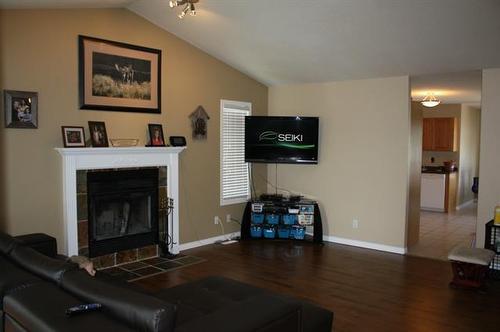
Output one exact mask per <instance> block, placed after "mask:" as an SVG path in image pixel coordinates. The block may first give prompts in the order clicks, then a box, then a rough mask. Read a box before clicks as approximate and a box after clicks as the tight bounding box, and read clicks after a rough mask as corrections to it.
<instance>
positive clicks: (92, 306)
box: [66, 303, 102, 316]
mask: <svg viewBox="0 0 500 332" xmlns="http://www.w3.org/2000/svg"><path fill="white" fill-rule="evenodd" d="M101 308H102V304H100V303H89V304H82V305H77V306H74V307H71V308H68V309H67V310H66V315H68V316H74V315H77V314H81V313H84V312H88V311H96V310H99V309H101Z"/></svg>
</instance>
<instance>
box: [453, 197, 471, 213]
mask: <svg viewBox="0 0 500 332" xmlns="http://www.w3.org/2000/svg"><path fill="white" fill-rule="evenodd" d="M474 201H475V200H474V199H471V200H470V201H467V202H465V203H462V204H460V205H458V206H457V211H458V210H461V209H463V208H465V207H467V206H469V205H471V204H473V203H474Z"/></svg>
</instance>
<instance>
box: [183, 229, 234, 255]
mask: <svg viewBox="0 0 500 332" xmlns="http://www.w3.org/2000/svg"><path fill="white" fill-rule="evenodd" d="M235 236H240V232H234V233H228V234H224V235H219V236H214V237H210V238H208V239H203V240H198V241H193V242H187V243H182V244H181V245H180V246H179V250H180V251H183V250H188V249H193V248H197V247H202V246H207V245H209V244H214V243H215V242H217V241H225V240H227V239H230V238H233V237H235Z"/></svg>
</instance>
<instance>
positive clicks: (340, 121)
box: [268, 77, 410, 248]
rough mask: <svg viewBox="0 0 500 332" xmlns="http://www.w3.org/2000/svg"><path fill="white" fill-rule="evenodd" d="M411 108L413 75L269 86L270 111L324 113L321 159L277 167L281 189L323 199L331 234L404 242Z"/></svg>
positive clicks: (270, 172)
mask: <svg viewBox="0 0 500 332" xmlns="http://www.w3.org/2000/svg"><path fill="white" fill-rule="evenodd" d="M409 108H410V105H409V79H408V77H392V78H384V79H371V80H358V81H345V82H335V83H322V84H305V85H292V86H278V87H272V88H270V90H269V114H271V115H303V116H319V117H320V131H321V134H320V151H319V164H318V165H307V166H304V165H279V167H278V185H279V187H282V188H284V189H287V190H290V191H293V192H296V193H301V194H303V195H306V196H308V197H311V198H314V199H316V200H318V201H319V203H320V206H321V209H322V211H321V212H322V215H323V218H324V233H325V234H326V235H331V236H336V237H340V238H345V239H353V240H358V241H366V242H372V243H377V244H383V245H389V246H396V247H400V248H402V247H404V246H405V241H406V238H405V237H406V234H405V230H406V213H407V211H406V206H407V199H408V181H409V177H408V176H409V173H408V169H409V160H408V157H409V150H408V148H409V137H410V128H409V127H410V117H409V116H410V109H409ZM268 176H269V180H270V181H271V182H273V181H274V165H271V166H270V167H269V168H268ZM353 219H358V220H359V228H358V229H353V227H352V220H353Z"/></svg>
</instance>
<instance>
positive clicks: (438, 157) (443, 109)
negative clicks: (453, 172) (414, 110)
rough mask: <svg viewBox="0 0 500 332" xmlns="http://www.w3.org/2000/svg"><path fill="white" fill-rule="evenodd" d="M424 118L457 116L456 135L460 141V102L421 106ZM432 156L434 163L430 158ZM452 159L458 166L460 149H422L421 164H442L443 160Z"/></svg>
mask: <svg viewBox="0 0 500 332" xmlns="http://www.w3.org/2000/svg"><path fill="white" fill-rule="evenodd" d="M421 108H422V114H423V117H424V118H457V119H458V130H457V132H458V137H457V140H458V142H460V111H461V105H460V104H439V105H438V106H436V107H432V108H427V107H423V106H422V107H421ZM432 157H434V163H432V162H431V158H432ZM448 160H454V161H456V162H457V166H459V160H460V150H457V151H455V152H447V151H423V152H422V165H426V166H443V161H448Z"/></svg>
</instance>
